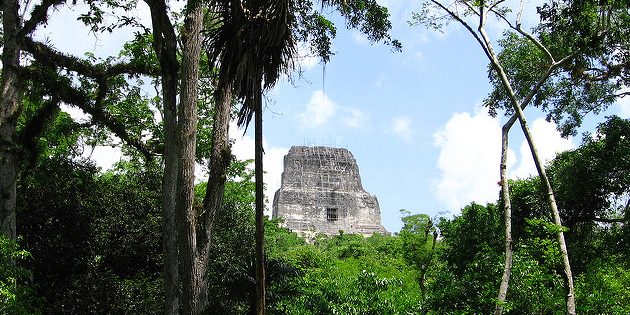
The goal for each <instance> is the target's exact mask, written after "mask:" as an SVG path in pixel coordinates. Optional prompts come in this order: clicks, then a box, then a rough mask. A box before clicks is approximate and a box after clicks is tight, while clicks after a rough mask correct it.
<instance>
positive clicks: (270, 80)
mask: <svg viewBox="0 0 630 315" xmlns="http://www.w3.org/2000/svg"><path fill="white" fill-rule="evenodd" d="M294 1H295V0H242V1H228V0H217V1H215V2H214V6H213V7H212V9H211V12H210V13H209V23H208V25H209V29H208V31H207V32H206V34H205V38H206V41H205V44H206V50H207V53H208V56H209V58H210V60H213V61H214V62H215V66H216V67H217V68H218V69H219V77H218V79H217V89H218V90H222V89H225V88H227V87H230V86H231V87H232V89H233V93H234V95H236V97H238V98H239V99H241V100H242V101H243V105H242V107H241V109H240V111H239V115H238V125H239V126H245V127H247V126H248V125H249V122H250V121H251V118H252V116H253V114H254V111H255V105H256V104H257V102H261V101H262V97H261V96H262V93H263V92H264V91H265V90H268V89H270V88H272V87H273V86H274V85H275V83H276V82H277V81H278V79H279V78H280V77H281V76H282V74H283V73H287V72H289V71H291V70H292V69H293V67H294V58H295V56H296V54H297V53H296V51H297V48H296V40H295V38H294V36H293V32H292V30H293V27H294V26H295V17H294V16H293V12H294V10H293V6H294Z"/></svg>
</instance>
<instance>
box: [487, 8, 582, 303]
mask: <svg viewBox="0 0 630 315" xmlns="http://www.w3.org/2000/svg"><path fill="white" fill-rule="evenodd" d="M482 7H483V3H482ZM482 12H483V10H482ZM480 21H481V22H480V25H479V33H480V34H481V36H482V39H483V42H484V43H485V46H484V45H482V47H484V51H485V53H486V55H487V56H488V58H489V59H490V62H491V63H492V66H493V67H494V69H495V70H496V71H497V74H498V75H499V78H500V79H501V82H502V83H503V86H504V87H505V89H506V91H507V92H508V95H509V97H510V100H511V103H512V107H513V109H514V111H515V115H516V117H517V118H518V120H519V122H520V125H521V130H523V134H524V135H525V139H526V140H527V144H528V145H529V150H530V152H531V153H532V158H533V159H534V164H535V165H536V170H537V171H538V176H539V177H540V180H541V182H542V183H543V186H544V187H545V189H546V191H547V201H548V202H549V207H550V208H551V213H552V216H553V218H554V223H555V224H556V225H557V226H558V227H561V226H562V221H561V220H560V214H559V212H558V205H557V204H556V199H555V194H554V192H553V188H552V187H551V184H550V182H549V177H547V173H546V172H545V168H544V165H542V162H541V161H540V157H539V156H538V150H537V149H536V145H535V144H534V140H533V139H532V136H531V132H530V131H529V127H528V126H527V119H526V118H525V114H524V113H523V106H524V105H527V103H524V104H523V105H521V104H520V103H519V101H518V99H517V97H516V93H514V90H513V89H512V86H511V84H510V80H509V79H508V77H507V75H506V73H505V71H504V70H503V67H501V64H500V62H499V60H498V58H497V55H496V54H495V53H494V50H493V48H492V45H491V44H490V41H489V40H488V36H487V34H486V31H485V29H484V27H483V21H484V14H483V13H482V15H481V17H480ZM557 65H558V63H555V64H554V63H552V65H551V66H550V67H549V69H548V71H547V74H550V73H551V71H552V70H553V69H554V66H557ZM546 78H547V77H545V76H543V78H541V80H543V79H546ZM541 80H539V83H540V82H542V81H541ZM539 87H540V85H537V86H535V87H534V88H533V90H532V93H530V95H528V100H529V99H531V97H533V95H534V94H535V92H536V91H537V88H539ZM556 237H557V239H558V244H559V247H560V254H561V255H562V260H563V263H564V274H565V277H566V281H567V291H568V292H567V299H566V303H567V305H566V306H567V314H569V315H575V294H574V288H573V274H572V272H571V264H570V262H569V254H568V251H567V245H566V241H565V239H564V233H563V232H562V230H559V231H558V233H557V234H556Z"/></svg>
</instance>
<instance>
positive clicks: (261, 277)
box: [254, 83, 266, 315]
mask: <svg viewBox="0 0 630 315" xmlns="http://www.w3.org/2000/svg"><path fill="white" fill-rule="evenodd" d="M259 84H260V83H259ZM254 114H255V115H256V121H255V125H256V126H255V128H256V129H255V132H254V137H255V151H256V152H255V156H254V159H255V161H254V164H255V166H254V168H255V174H254V176H255V181H256V314H257V315H264V314H265V295H266V294H265V248H264V245H265V244H264V242H265V220H264V213H263V211H264V209H265V204H264V201H265V196H264V183H263V147H262V140H263V139H262V134H263V129H262V100H261V97H260V95H259V96H258V99H257V100H256V110H255V112H254Z"/></svg>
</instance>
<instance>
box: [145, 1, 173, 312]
mask: <svg viewBox="0 0 630 315" xmlns="http://www.w3.org/2000/svg"><path fill="white" fill-rule="evenodd" d="M146 2H147V4H148V5H149V8H150V10H151V21H152V24H153V49H154V50H155V53H156V55H157V56H158V59H159V62H160V75H161V78H160V79H161V85H162V103H163V106H164V109H163V111H164V121H163V123H164V146H165V147H164V174H163V178H162V201H161V206H162V250H163V254H164V258H163V261H164V314H167V315H174V314H178V313H179V266H178V259H177V229H176V227H175V206H176V202H175V200H176V194H177V173H178V171H177V162H178V160H177V82H178V71H179V69H178V68H179V64H178V61H177V55H176V53H177V38H176V37H175V30H174V29H173V25H172V24H171V22H170V19H169V18H168V12H167V7H166V3H165V2H164V1H163V0H162V1H160V0H146Z"/></svg>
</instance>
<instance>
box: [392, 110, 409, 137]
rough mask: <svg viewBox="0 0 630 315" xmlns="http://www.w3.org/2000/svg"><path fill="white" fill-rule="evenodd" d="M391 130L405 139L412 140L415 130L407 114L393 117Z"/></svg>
mask: <svg viewBox="0 0 630 315" xmlns="http://www.w3.org/2000/svg"><path fill="white" fill-rule="evenodd" d="M390 127H391V132H393V133H394V134H395V135H397V136H399V137H401V138H402V139H404V140H407V141H409V140H411V136H412V134H413V131H412V130H411V120H410V119H409V117H407V116H399V117H394V118H392V120H391V122H390Z"/></svg>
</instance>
